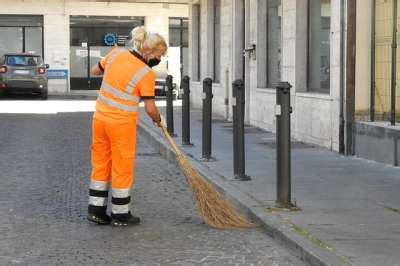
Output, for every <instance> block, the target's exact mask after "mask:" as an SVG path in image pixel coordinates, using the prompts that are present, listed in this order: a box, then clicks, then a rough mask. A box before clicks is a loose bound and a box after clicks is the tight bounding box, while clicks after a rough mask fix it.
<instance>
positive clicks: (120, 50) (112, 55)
mask: <svg viewBox="0 0 400 266" xmlns="http://www.w3.org/2000/svg"><path fill="white" fill-rule="evenodd" d="M125 51H127V50H126V49H123V48H117V49H115V50H112V51H111V53H110V55H109V58H108V60H107V61H106V65H105V72H108V71H107V69H108V68H107V66H108V65H110V64H111V63H112V62H113V61H114V60H115V58H116V57H117V56H118V55H120V54H122V53H123V52H125ZM105 74H106V73H104V75H105Z"/></svg>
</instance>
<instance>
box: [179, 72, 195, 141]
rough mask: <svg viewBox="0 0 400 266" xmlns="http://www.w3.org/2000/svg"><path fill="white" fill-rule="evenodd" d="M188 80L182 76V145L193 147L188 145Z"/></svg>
mask: <svg viewBox="0 0 400 266" xmlns="http://www.w3.org/2000/svg"><path fill="white" fill-rule="evenodd" d="M189 81H190V78H189V77H188V76H184V77H183V79H182V82H181V88H183V97H182V145H185V146H193V144H192V143H190V87H189Z"/></svg>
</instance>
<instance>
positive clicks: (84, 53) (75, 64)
mask: <svg viewBox="0 0 400 266" xmlns="http://www.w3.org/2000/svg"><path fill="white" fill-rule="evenodd" d="M142 25H144V18H143V17H100V16H71V17H70V30H71V33H70V72H71V75H70V88H71V90H98V89H100V86H101V81H102V76H97V75H91V74H90V68H91V66H92V65H94V64H96V63H97V62H99V61H100V59H101V57H104V56H105V55H107V53H108V52H110V50H111V49H112V48H113V47H114V46H115V45H118V46H125V45H126V44H127V40H128V37H129V33H130V32H131V30H132V29H133V28H135V27H137V26H142Z"/></svg>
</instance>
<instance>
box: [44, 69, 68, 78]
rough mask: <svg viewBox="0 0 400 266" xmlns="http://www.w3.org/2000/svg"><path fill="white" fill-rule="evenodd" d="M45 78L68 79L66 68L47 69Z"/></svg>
mask: <svg viewBox="0 0 400 266" xmlns="http://www.w3.org/2000/svg"><path fill="white" fill-rule="evenodd" d="M47 78H49V79H68V70H67V69H48V70H47Z"/></svg>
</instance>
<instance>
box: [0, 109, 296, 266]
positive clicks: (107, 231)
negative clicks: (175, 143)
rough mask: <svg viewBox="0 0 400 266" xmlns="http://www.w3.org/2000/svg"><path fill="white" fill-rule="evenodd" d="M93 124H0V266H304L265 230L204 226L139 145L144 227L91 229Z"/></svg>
mask: <svg viewBox="0 0 400 266" xmlns="http://www.w3.org/2000/svg"><path fill="white" fill-rule="evenodd" d="M2 103H3V102H2ZM43 104H48V103H47V102H44V103H43ZM90 123H91V113H88V112H78V113H55V114H0V235H1V237H0V265H9V264H20V265H60V264H68V265H88V264H91V265H303V263H302V262H301V261H300V260H299V259H298V258H297V257H295V256H293V255H292V254H291V253H290V252H289V251H288V250H286V249H285V248H284V247H282V246H280V245H278V244H277V243H275V242H274V241H273V240H272V239H271V238H269V237H268V236H267V235H266V234H265V233H264V232H263V231H262V230H261V229H250V230H236V231H235V230H234V231H221V230H215V229H211V228H209V227H208V226H207V225H205V224H204V223H202V221H201V219H200V218H199V217H198V215H197V212H196V210H195V208H194V203H193V201H192V198H191V192H190V190H189V188H188V187H187V185H186V182H185V179H184V177H183V176H182V175H181V173H180V172H179V169H177V167H176V166H175V165H173V164H170V163H169V162H167V161H166V160H164V159H162V158H161V157H160V155H159V154H157V153H155V152H154V150H153V149H152V148H151V147H150V146H148V145H147V144H146V143H144V142H143V140H141V139H140V138H139V141H138V157H137V167H136V184H135V187H134V189H133V192H132V196H133V203H132V207H133V211H134V213H135V214H136V215H139V216H140V217H141V218H142V224H140V225H138V226H135V227H131V228H113V227H111V226H97V225H93V224H90V223H89V222H87V220H86V210H87V199H88V195H87V192H88V184H89V179H88V176H89V173H90V164H89V161H90V154H89V145H90V135H91V128H90Z"/></svg>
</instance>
